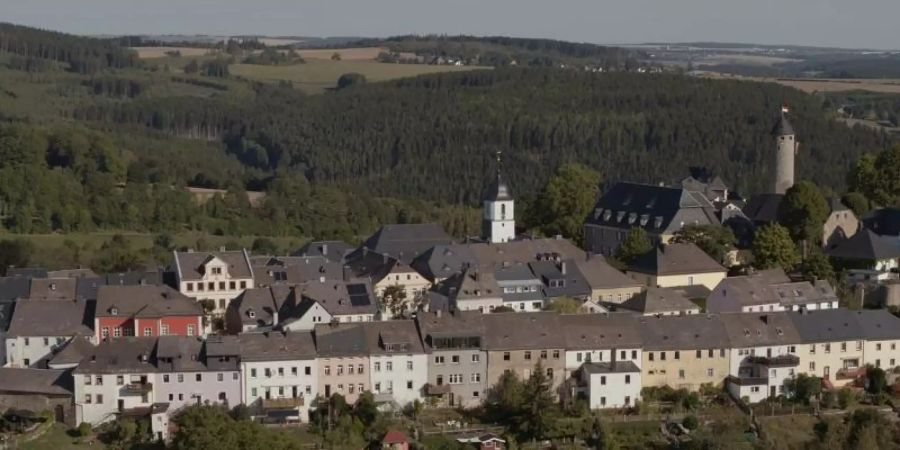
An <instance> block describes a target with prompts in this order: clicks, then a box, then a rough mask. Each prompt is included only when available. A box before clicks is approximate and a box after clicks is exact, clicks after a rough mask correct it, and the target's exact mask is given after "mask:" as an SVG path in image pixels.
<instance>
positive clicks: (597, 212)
mask: <svg viewBox="0 0 900 450" xmlns="http://www.w3.org/2000/svg"><path fill="white" fill-rule="evenodd" d="M600 214H603V208H597V209H595V210H594V220H596V219H599V218H600Z"/></svg>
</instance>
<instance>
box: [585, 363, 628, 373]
mask: <svg viewBox="0 0 900 450" xmlns="http://www.w3.org/2000/svg"><path fill="white" fill-rule="evenodd" d="M581 370H584V371H585V372H587V373H591V374H593V373H600V374H603V373H634V372H640V371H641V369H640V368H638V366H637V365H635V364H634V363H633V362H631V361H614V362H592V363H585V364H583V365H582V366H581Z"/></svg>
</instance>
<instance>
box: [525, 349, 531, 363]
mask: <svg viewBox="0 0 900 450" xmlns="http://www.w3.org/2000/svg"><path fill="white" fill-rule="evenodd" d="M525 360H526V361H530V360H531V351H530V350H525Z"/></svg>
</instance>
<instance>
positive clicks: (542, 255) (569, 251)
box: [469, 238, 584, 269]
mask: <svg viewBox="0 0 900 450" xmlns="http://www.w3.org/2000/svg"><path fill="white" fill-rule="evenodd" d="M469 250H470V251H471V252H472V254H473V255H474V256H475V261H476V264H477V265H478V266H479V267H481V268H483V269H484V268H498V267H504V266H510V265H513V264H515V263H529V262H533V261H538V260H562V259H583V258H584V250H582V249H580V248H578V246H576V245H575V244H573V243H572V241H570V240H568V239H562V238H546V239H523V240H517V241H510V242H504V243H499V244H494V243H474V244H469Z"/></svg>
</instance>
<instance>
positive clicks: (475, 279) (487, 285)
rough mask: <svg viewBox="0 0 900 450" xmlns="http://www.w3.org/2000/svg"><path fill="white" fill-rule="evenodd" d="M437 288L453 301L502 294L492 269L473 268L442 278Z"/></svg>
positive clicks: (499, 295)
mask: <svg viewBox="0 0 900 450" xmlns="http://www.w3.org/2000/svg"><path fill="white" fill-rule="evenodd" d="M437 290H438V292H440V293H442V294H444V295H446V296H448V297H449V298H451V299H453V300H455V301H465V300H476V299H482V298H499V297H501V296H502V295H503V291H502V289H500V286H499V285H498V284H497V279H496V278H495V277H494V272H493V271H483V270H479V269H475V268H471V269H466V270H465V271H464V272H463V273H460V274H457V275H454V276H452V277H450V278H448V279H446V280H444V281H443V282H442V283H441V284H440V285H438V286H437Z"/></svg>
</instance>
